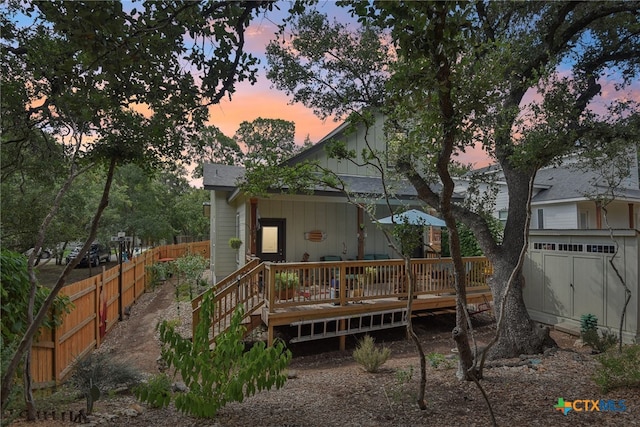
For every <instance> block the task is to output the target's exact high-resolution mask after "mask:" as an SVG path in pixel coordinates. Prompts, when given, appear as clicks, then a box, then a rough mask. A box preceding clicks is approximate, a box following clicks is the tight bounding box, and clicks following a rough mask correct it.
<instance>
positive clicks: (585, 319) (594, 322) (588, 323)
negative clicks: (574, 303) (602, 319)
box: [580, 313, 598, 333]
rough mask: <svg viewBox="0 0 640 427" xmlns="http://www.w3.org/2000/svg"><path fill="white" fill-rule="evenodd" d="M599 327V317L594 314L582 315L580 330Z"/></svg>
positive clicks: (584, 330)
mask: <svg viewBox="0 0 640 427" xmlns="http://www.w3.org/2000/svg"><path fill="white" fill-rule="evenodd" d="M594 329H598V318H597V317H596V316H595V315H594V314H590V313H589V314H583V315H582V316H580V332H581V333H585V332H587V331H591V330H594Z"/></svg>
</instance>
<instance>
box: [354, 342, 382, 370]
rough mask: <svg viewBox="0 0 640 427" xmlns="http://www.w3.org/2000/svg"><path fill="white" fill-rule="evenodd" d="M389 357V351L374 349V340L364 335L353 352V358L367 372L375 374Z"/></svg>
mask: <svg viewBox="0 0 640 427" xmlns="http://www.w3.org/2000/svg"><path fill="white" fill-rule="evenodd" d="M389 356H391V350H390V349H388V348H382V349H378V348H376V346H375V343H374V339H373V338H372V337H371V336H369V335H365V336H364V338H362V340H360V342H359V343H358V346H357V347H356V349H355V350H354V351H353V358H354V359H355V360H356V362H358V364H360V365H361V366H362V367H363V368H364V369H365V371H367V372H377V371H378V368H380V366H382V365H384V363H385V362H386V361H387V360H388V359H389Z"/></svg>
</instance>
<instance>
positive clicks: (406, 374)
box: [396, 366, 413, 384]
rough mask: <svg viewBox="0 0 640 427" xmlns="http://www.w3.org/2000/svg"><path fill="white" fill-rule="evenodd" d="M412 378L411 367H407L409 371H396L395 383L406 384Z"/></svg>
mask: <svg viewBox="0 0 640 427" xmlns="http://www.w3.org/2000/svg"><path fill="white" fill-rule="evenodd" d="M412 378H413V366H409V369H406V370H405V369H398V370H397V371H396V381H397V382H398V383H401V384H402V383H408V382H409V381H411V379H412Z"/></svg>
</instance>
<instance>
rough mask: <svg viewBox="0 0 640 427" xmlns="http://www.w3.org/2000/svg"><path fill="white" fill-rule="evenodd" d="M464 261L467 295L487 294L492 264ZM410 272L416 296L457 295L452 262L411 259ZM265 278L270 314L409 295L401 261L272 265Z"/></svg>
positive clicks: (481, 259)
mask: <svg viewBox="0 0 640 427" xmlns="http://www.w3.org/2000/svg"><path fill="white" fill-rule="evenodd" d="M463 261H464V264H465V271H466V277H465V279H466V285H467V289H468V290H470V291H473V290H481V289H482V290H484V289H486V288H487V277H488V276H489V275H491V273H492V270H491V264H490V263H489V262H488V260H487V259H486V258H485V257H468V258H464V259H463ZM411 271H412V272H413V274H414V277H415V288H414V294H415V295H417V296H419V295H427V294H436V295H438V294H447V293H454V292H455V290H454V282H453V264H452V260H451V258H431V259H412V260H411ZM265 276H266V277H265V278H266V283H265V291H266V295H265V300H266V302H267V304H268V307H269V310H270V311H273V310H276V309H279V308H286V307H292V306H301V305H312V304H319V303H334V304H340V305H344V304H346V303H348V302H360V301H364V300H373V299H380V298H396V297H399V298H402V297H406V296H407V295H408V289H407V283H408V281H407V272H406V270H405V265H404V261H403V260H401V259H391V260H370V261H364V260H363V261H330V262H304V263H302V262H301V263H273V264H266V267H265Z"/></svg>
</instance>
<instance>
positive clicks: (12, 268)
mask: <svg viewBox="0 0 640 427" xmlns="http://www.w3.org/2000/svg"><path fill="white" fill-rule="evenodd" d="M30 289H31V283H30V282H29V275H28V273H27V259H26V258H25V256H24V255H21V254H19V253H16V252H12V251H8V250H5V249H2V251H0V300H1V301H2V304H1V305H0V330H1V332H2V334H1V335H2V341H3V344H4V345H10V344H11V343H15V342H16V341H18V340H20V339H22V334H24V332H25V331H26V329H27V326H28V325H27V305H28V299H29V290H30ZM49 292H50V290H49V289H48V288H45V287H43V286H40V285H37V289H36V301H35V307H34V313H36V312H37V311H38V310H39V309H40V307H41V306H42V303H43V302H44V300H45V298H46V297H47V295H49ZM72 309H73V304H72V303H71V300H70V299H69V297H68V296H57V297H56V298H55V300H54V302H53V313H54V316H53V317H49V318H47V319H46V320H45V321H44V323H43V324H44V326H46V327H48V328H52V327H55V326H58V325H60V323H61V322H62V315H63V314H64V313H70V312H71V310H72Z"/></svg>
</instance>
